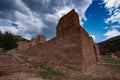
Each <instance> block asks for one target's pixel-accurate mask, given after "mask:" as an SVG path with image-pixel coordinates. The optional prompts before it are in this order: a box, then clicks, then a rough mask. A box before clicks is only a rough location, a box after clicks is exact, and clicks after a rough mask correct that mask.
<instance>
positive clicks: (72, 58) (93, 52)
mask: <svg viewBox="0 0 120 80" xmlns="http://www.w3.org/2000/svg"><path fill="white" fill-rule="evenodd" d="M79 22H80V21H79V16H78V14H77V12H76V11H75V10H74V9H73V10H72V11H70V12H69V13H68V14H66V15H64V16H63V17H61V19H60V20H59V22H58V25H57V27H56V32H57V33H56V37H54V38H52V39H51V40H49V41H46V38H45V36H42V35H40V36H38V37H37V38H36V39H33V40H32V41H33V43H32V44H34V45H33V46H32V47H30V48H28V49H27V50H26V51H25V54H26V55H29V56H30V55H32V56H37V57H38V58H39V60H40V62H41V63H43V64H45V65H48V66H51V67H53V68H54V69H57V70H61V71H67V70H68V71H69V70H71V71H72V70H73V71H78V72H89V71H91V70H92V69H93V66H95V65H96V64H97V62H98V61H99V60H100V54H99V49H98V46H97V44H95V43H94V42H93V39H92V37H90V36H89V34H88V33H87V32H86V31H85V30H84V29H83V27H82V26H81V25H80V23H79Z"/></svg>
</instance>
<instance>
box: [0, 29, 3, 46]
mask: <svg viewBox="0 0 120 80" xmlns="http://www.w3.org/2000/svg"><path fill="white" fill-rule="evenodd" d="M2 43H3V34H2V32H1V31H0V48H2Z"/></svg>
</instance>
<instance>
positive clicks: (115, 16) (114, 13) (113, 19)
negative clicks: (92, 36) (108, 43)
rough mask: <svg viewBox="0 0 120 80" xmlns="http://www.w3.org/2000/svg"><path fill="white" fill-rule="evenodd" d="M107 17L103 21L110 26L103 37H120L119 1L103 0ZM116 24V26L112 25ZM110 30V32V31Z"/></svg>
mask: <svg viewBox="0 0 120 80" xmlns="http://www.w3.org/2000/svg"><path fill="white" fill-rule="evenodd" d="M103 2H104V3H105V8H106V9H107V10H108V12H109V17H108V18H106V19H105V23H106V24H108V25H109V24H111V25H110V27H109V28H107V29H108V31H107V32H106V33H105V34H104V36H105V37H106V38H107V39H108V38H111V37H115V36H118V35H120V32H119V30H118V29H120V0H103ZM114 23H117V24H114ZM110 29H112V30H110Z"/></svg>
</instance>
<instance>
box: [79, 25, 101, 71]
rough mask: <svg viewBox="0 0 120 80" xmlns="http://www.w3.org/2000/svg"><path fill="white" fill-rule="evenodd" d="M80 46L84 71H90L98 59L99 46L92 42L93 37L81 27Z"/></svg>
mask: <svg viewBox="0 0 120 80" xmlns="http://www.w3.org/2000/svg"><path fill="white" fill-rule="evenodd" d="M80 32H81V33H80V34H81V46H82V54H83V57H84V59H83V61H84V67H83V71H84V72H91V70H92V71H93V70H94V68H95V65H96V63H97V62H98V61H99V60H100V53H99V47H98V46H97V44H95V43H94V42H93V38H92V37H90V36H89V34H88V33H87V32H86V31H85V30H84V29H83V28H82V27H81V28H80Z"/></svg>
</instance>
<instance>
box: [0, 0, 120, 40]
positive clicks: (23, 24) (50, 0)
mask: <svg viewBox="0 0 120 80" xmlns="http://www.w3.org/2000/svg"><path fill="white" fill-rule="evenodd" d="M73 8H74V9H75V10H76V11H77V12H78V14H79V18H80V23H81V25H82V26H83V27H84V28H85V29H86V31H87V32H88V33H89V34H90V35H91V36H92V37H93V38H94V40H95V42H100V41H102V40H106V39H109V38H111V37H114V36H118V35H120V0H0V31H2V32H6V31H8V32H11V33H13V34H15V35H21V36H22V37H24V38H27V39H30V38H32V37H36V36H37V35H38V34H44V35H45V36H47V39H50V38H52V37H54V36H56V25H57V22H58V20H59V19H60V17H61V16H63V15H64V14H66V13H68V12H69V11H70V10H72V9H73Z"/></svg>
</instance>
